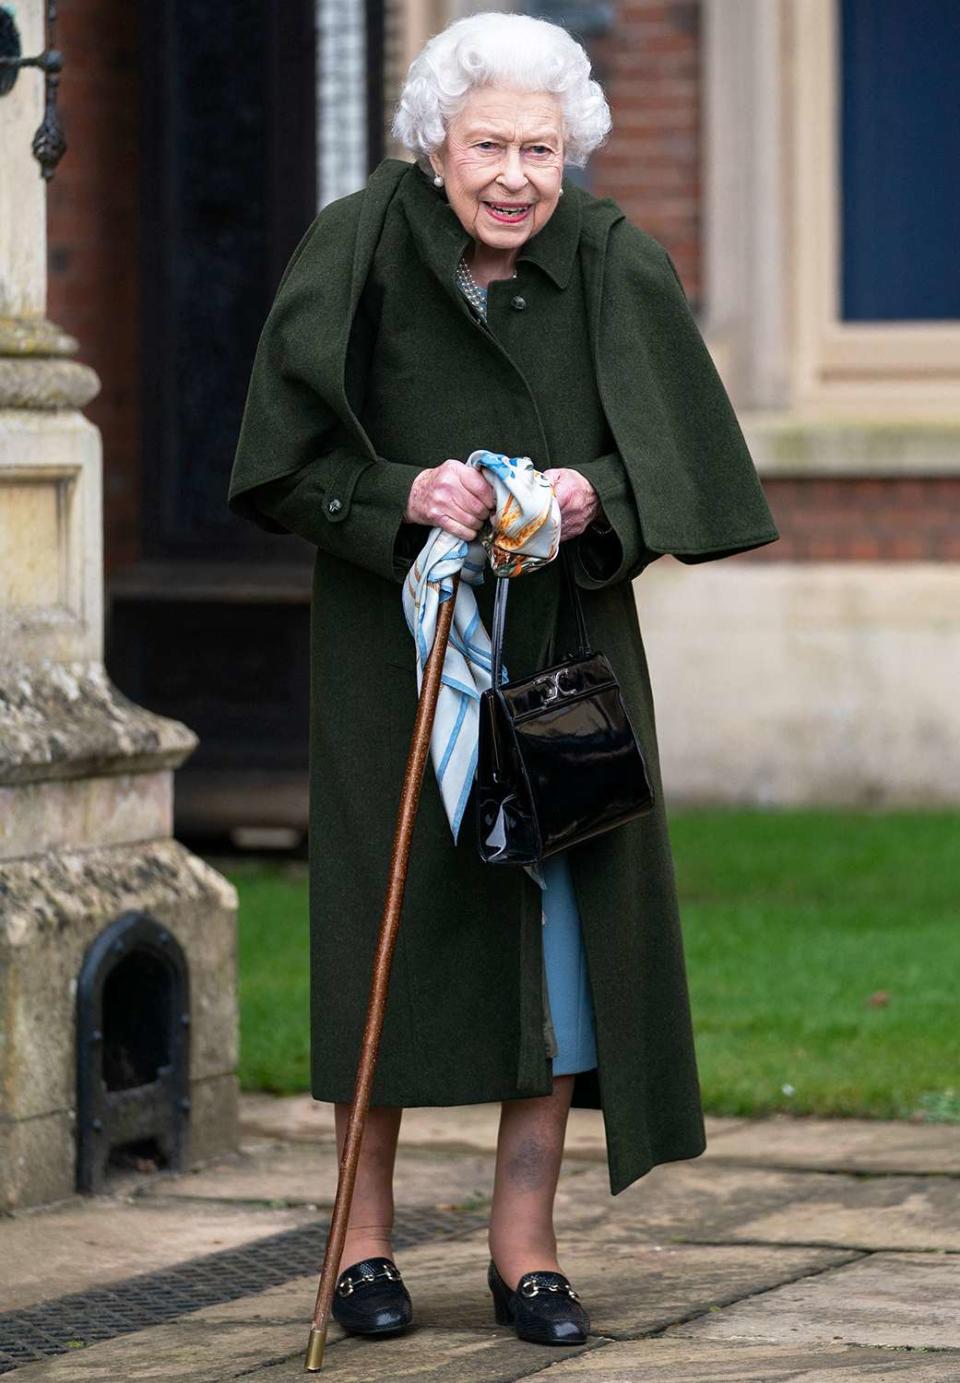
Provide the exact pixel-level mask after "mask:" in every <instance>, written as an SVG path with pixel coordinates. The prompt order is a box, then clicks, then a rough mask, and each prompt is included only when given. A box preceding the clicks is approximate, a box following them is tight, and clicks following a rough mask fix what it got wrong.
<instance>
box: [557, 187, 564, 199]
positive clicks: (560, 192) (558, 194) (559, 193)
mask: <svg viewBox="0 0 960 1383" xmlns="http://www.w3.org/2000/svg"><path fill="white" fill-rule="evenodd" d="M557 196H558V197H562V196H563V188H562V187H561V189H560V191H559V192H558V193H557Z"/></svg>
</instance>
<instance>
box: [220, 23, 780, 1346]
mask: <svg viewBox="0 0 960 1383" xmlns="http://www.w3.org/2000/svg"><path fill="white" fill-rule="evenodd" d="M609 128H610V116H609V111H608V108H607V104H606V101H605V99H604V96H603V93H602V91H601V89H600V87H599V86H598V84H597V83H596V82H595V81H593V80H591V77H590V64H589V60H588V58H587V56H586V54H585V53H584V51H583V49H582V48H581V47H580V46H579V45H578V44H577V43H576V42H574V40H573V39H572V38H571V37H570V36H569V35H568V34H567V33H566V32H565V31H564V30H562V29H561V28H559V27H557V26H555V25H552V24H550V23H547V22H545V21H542V20H535V19H532V18H529V17H526V16H520V15H514V14H503V13H491V14H481V15H476V16H474V17H472V18H468V19H464V20H460V21H459V22H457V23H454V24H451V25H450V26H449V27H448V28H447V29H445V30H444V31H443V32H442V33H440V34H438V35H437V36H436V37H434V38H432V39H431V40H430V42H429V43H427V45H426V46H425V48H424V49H423V51H422V52H421V53H420V55H419V56H418V57H417V59H416V60H415V61H414V62H413V64H412V65H411V67H410V70H409V73H408V76H407V81H406V85H405V87H404V89H403V93H402V96H401V99H400V103H399V108H398V110H397V113H396V116H395V121H394V133H395V135H396V137H397V138H398V139H399V140H400V141H401V142H402V144H403V145H404V146H405V147H406V148H407V149H409V150H410V152H411V154H412V155H413V156H414V158H415V161H414V162H412V163H408V162H406V161H403V160H398V159H385V160H384V161H383V162H382V163H381V164H380V166H379V167H378V168H377V169H376V170H375V171H374V172H373V174H372V175H371V176H370V178H369V180H368V182H367V185H366V187H365V188H364V189H363V190H362V191H360V192H357V193H354V194H353V195H352V196H349V197H344V198H342V199H341V200H339V201H336V202H333V203H332V204H331V205H329V206H327V207H326V208H324V210H323V211H322V212H321V213H320V214H319V215H318V216H317V218H316V219H315V221H314V223H313V224H312V226H311V227H310V228H309V230H308V231H307V233H306V235H305V236H304V238H303V240H302V241H301V243H300V245H299V246H298V247H297V250H296V252H295V253H294V255H293V258H292V260H291V262H290V264H289V266H288V268H287V270H286V272H285V274H284V277H283V280H282V282H281V285H280V288H279V290H278V293H277V296H276V300H275V302H274V305H273V308H272V310H271V312H270V315H269V317H268V319H267V322H266V325H265V327H264V331H263V335H262V338H261V341H260V345H259V348H258V352H257V357H256V361H255V364H254V369H253V374H252V379H251V383H250V390H249V396H248V400H247V405H246V410H245V413H244V418H243V426H242V431H241V436H240V441H239V446H238V450H237V455H236V460H235V464H234V471H233V476H232V478H231V485H230V495H229V502H230V505H231V508H232V509H233V510H234V511H235V512H236V513H239V514H242V515H244V516H246V517H248V518H250V519H252V520H253V521H254V522H256V523H258V524H259V525H261V527H263V528H265V529H267V530H269V531H274V532H276V531H279V532H292V533H296V534H300V535H301V536H302V537H304V538H306V539H308V540H309V541H310V542H311V543H313V544H315V545H316V563H315V572H314V584H313V603H312V623H311V648H312V654H311V656H312V665H311V666H312V671H311V743H310V784H311V815H310V884H311V888H310V904H311V911H310V923H311V926H310V962H311V1037H312V1092H313V1095H314V1097H315V1098H316V1099H318V1100H332V1101H334V1102H335V1103H336V1113H337V1128H338V1133H339V1136H340V1138H341V1141H342V1137H343V1131H344V1126H345V1121H346V1113H347V1110H348V1107H349V1104H348V1102H349V1100H350V1097H351V1093H352V1085H353V1077H354V1071H355V1064H356V1060H357V1055H358V1050H359V1042H360V1034H361V1029H362V1024H363V1018H364V1010H365V1002H366V994H367V989H368V985H369V979H370V969H371V959H372V954H373V948H374V944H375V939H376V932H377V925H378V921H379V917H380V913H381V909H382V904H383V894H384V888H385V883H386V878H387V871H388V864H389V854H390V846H391V840H392V833H393V826H394V817H395V812H396V807H397V800H398V794H399V788H400V783H401V779H402V774H403V768H404V762H405V757H406V752H407V748H408V743H409V737H410V733H411V729H412V725H413V719H414V712H415V706H416V696H417V688H416V677H415V667H416V664H415V649H414V644H413V640H412V639H411V637H410V634H409V632H408V630H407V627H406V624H405V621H404V617H403V613H402V608H401V583H402V582H403V580H404V577H405V574H406V572H407V570H408V568H409V566H410V563H411V561H412V559H413V558H414V557H415V556H416V554H417V553H418V552H419V550H420V549H421V548H422V546H423V545H424V543H425V541H426V539H427V537H428V535H429V532H430V530H431V528H432V527H433V526H439V527H441V528H442V529H445V530H447V531H448V532H449V533H451V534H455V535H457V536H458V537H460V538H463V539H468V540H470V539H474V538H475V537H476V536H477V535H478V533H480V532H481V530H482V529H483V525H484V524H485V522H486V521H487V519H488V517H489V516H490V513H491V507H492V505H493V503H494V492H493V489H492V488H491V486H490V484H489V483H488V482H487V480H486V479H485V478H484V475H483V472H482V470H480V469H474V468H473V467H472V466H468V465H466V464H465V460H464V458H466V457H467V456H468V455H469V454H470V453H471V452H472V451H473V450H475V449H476V448H485V449H489V450H491V451H493V452H502V453H506V454H507V455H508V456H521V455H522V456H528V457H530V458H531V459H532V461H533V463H534V465H535V466H536V468H537V469H538V470H540V471H542V472H543V473H544V474H545V475H546V476H547V477H548V478H549V480H550V481H551V483H552V484H553V487H554V491H555V494H556V498H557V500H558V502H559V507H560V512H561V522H562V529H561V541H562V542H563V543H569V544H570V548H569V549H568V551H569V552H570V554H571V556H572V557H573V571H574V574H575V579H576V582H577V587H578V590H579V591H580V594H581V596H582V601H583V604H584V607H585V611H586V615H587V622H588V625H589V628H590V633H591V636H592V639H593V642H594V645H595V646H596V647H597V648H599V649H602V650H603V651H604V652H605V653H606V654H607V656H608V657H609V658H610V660H611V662H612V664H613V666H614V668H615V669H616V671H617V673H618V675H619V678H620V681H621V684H622V687H623V691H624V697H625V701H626V705H627V710H628V713H629V715H630V717H631V720H632V722H633V724H634V727H635V729H636V732H637V735H638V738H639V739H640V742H641V745H642V747H643V750H644V754H645V758H646V761H647V766H648V772H649V775H650V780H651V784H652V786H653V789H654V793H655V808H654V810H653V811H652V812H650V813H648V814H646V815H644V816H641V817H638V818H637V819H635V820H634V821H632V822H629V823H627V824H625V825H621V826H620V827H618V828H617V829H615V830H613V831H609V832H607V833H606V834H604V835H601V836H598V837H595V838H594V839H593V840H591V841H588V842H586V843H584V844H581V845H579V846H577V847H575V848H573V849H571V850H569V851H568V852H566V853H565V854H564V855H561V856H559V857H553V858H552V859H549V860H547V861H546V863H545V882H546V889H545V891H543V892H541V890H540V889H539V888H538V886H537V885H536V884H535V883H534V882H533V881H532V880H531V878H530V876H529V875H528V874H527V873H526V872H525V871H524V870H522V869H519V868H516V867H513V868H511V867H510V866H501V867H499V868H496V867H491V866H489V865H485V864H484V863H483V862H482V861H481V859H480V857H479V852H478V850H477V847H476V838H475V834H474V832H473V831H471V830H465V831H463V832H461V833H460V835H459V838H458V839H457V840H456V842H455V841H454V840H453V839H452V838H451V831H450V828H449V825H448V822H447V819H446V817H445V815H444V812H443V808H442V805H441V799H440V795H439V792H438V790H437V783H436V779H435V777H434V775H433V774H430V773H428V775H427V777H426V779H425V782H424V787H423V795H422V800H421V806H420V814H419V817H418V820H417V825H416V830H415V835H414V844H413V854H412V859H411V865H410V872H409V877H408V880H407V887H406V898H405V908H404V916H403V923H402V926H401V930H400V937H399V943H398V948H397V954H396V959H395V962H394V970H393V975H392V979H391V987H390V993H389V999H388V1005H387V1014H386V1025H385V1030H384V1037H383V1043H382V1048H381V1056H380V1063H379V1069H378V1072H377V1078H376V1082H375V1087H374V1093H373V1101H372V1107H371V1110H370V1114H369V1116H368V1122H367V1128H366V1134H365V1139H364V1143H363V1149H362V1155H361V1161H360V1168H359V1173H358V1180H357V1186H356V1192H355V1195H354V1200H353V1210H352V1217H351V1222H350V1228H349V1231H348V1236H347V1242H346V1246H345V1250H344V1254H343V1257H342V1260H341V1264H340V1269H341V1274H342V1275H341V1277H340V1280H339V1284H338V1292H337V1294H336V1297H335V1308H334V1313H335V1315H336V1317H337V1319H338V1320H340V1321H341V1323H342V1324H343V1325H344V1326H345V1327H346V1328H347V1329H349V1330H352V1331H355V1332H358V1333H366V1334H371V1335H373V1334H386V1333H391V1332H395V1331H397V1330H399V1329H402V1328H403V1327H404V1326H405V1325H406V1324H407V1323H408V1322H409V1321H410V1320H411V1319H412V1308H411V1300H410V1295H409V1293H408V1291H407V1287H406V1285H405V1284H404V1282H403V1281H402V1280H401V1278H400V1274H399V1271H398V1269H397V1267H396V1264H395V1262H394V1259H393V1249H392V1244H391V1227H392V1222H393V1209H394V1206H393V1194H392V1173H393V1164H394V1154H395V1150H396V1143H397V1135H398V1131H399V1128H400V1120H401V1113H402V1110H403V1108H404V1107H406V1106H411V1105H461V1104H473V1103H476V1102H483V1101H502V1108H501V1116H500V1131H499V1142H498V1147H497V1157H496V1170H495V1179H494V1186H493V1199H492V1205H491V1213H490V1231H489V1246H490V1255H491V1261H490V1265H489V1270H488V1285H489V1288H490V1291H491V1293H492V1295H493V1305H494V1308H495V1313H496V1319H497V1321H499V1322H500V1323H502V1324H510V1325H512V1326H513V1327H514V1328H515V1329H516V1331H517V1333H518V1334H519V1335H520V1336H521V1337H522V1338H526V1339H532V1340H538V1341H541V1342H550V1343H557V1344H562V1343H576V1342H579V1341H582V1340H583V1339H584V1338H585V1335H586V1332H587V1330H588V1328H589V1322H588V1317H587V1312H586V1309H585V1306H584V1304H583V1303H582V1302H581V1301H580V1300H579V1297H578V1294H577V1293H576V1292H574V1290H573V1288H572V1287H571V1285H570V1282H569V1280H568V1278H567V1277H566V1275H565V1274H564V1273H563V1270H562V1267H561V1263H560V1260H559V1258H558V1255H557V1244H556V1239H555V1235H554V1228H553V1203H554V1197H555V1192H556V1186H557V1180H558V1175H559V1171H560V1162H561V1155H562V1150H563V1141H564V1130H565V1125H566V1121H567V1113H568V1109H569V1107H570V1104H571V1099H572V1098H575V1100H576V1102H577V1103H579V1104H586V1105H591V1106H593V1107H601V1108H602V1109H603V1117H604V1124H605V1130H606V1140H607V1154H608V1166H609V1175H610V1186H611V1192H612V1193H613V1194H617V1193H618V1192H619V1191H621V1190H623V1189H624V1188H625V1187H627V1186H628V1185H630V1183H631V1182H633V1181H634V1180H636V1179H637V1178H638V1177H641V1176H643V1175H644V1174H645V1173H646V1172H647V1171H649V1169H650V1168H651V1167H653V1166H655V1165H656V1164H657V1163H661V1162H669V1161H672V1160H675V1159H680V1158H692V1157H696V1156H698V1155H699V1154H700V1153H702V1152H703V1150H704V1147H705V1138H704V1128H703V1118H702V1110H701V1104H700V1093H699V1085H698V1079H697V1069H696V1062H695V1056H694V1048H693V1040H692V1031H691V1019H690V1011H689V1004H688V994H687V987H686V977H685V969H684V960H683V948H682V940H681V932H680V924H679V917H678V908H677V897H676V890H675V883H674V874H673V865H672V859H671V852H670V844H669V838H668V834H667V824H666V819H665V815H664V810H663V792H662V784H661V780H660V771H659V762H658V757H657V741H656V730H655V724H654V708H653V700H652V695H651V690H650V681H649V676H648V670H647V664H646V659H645V655H644V649H643V643H642V641H641V635H640V629H639V625H638V621H637V612H636V605H635V601H634V594H633V589H632V585H631V582H632V580H633V579H634V578H635V577H637V576H639V574H640V573H641V572H642V571H643V569H644V568H645V567H646V566H647V565H648V564H649V563H650V562H652V561H654V560H656V558H657V557H659V556H660V555H661V554H664V553H672V554H674V555H675V556H676V557H678V558H679V559H680V560H681V561H683V562H698V561H705V560H710V559H714V558H720V557H725V556H729V555H731V554H733V553H735V552H741V551H744V550H746V549H749V548H755V547H758V546H760V545H762V544H764V543H769V542H772V541H774V540H775V539H776V538H777V537H778V533H777V530H776V528H775V526H774V524H773V521H772V518H771V515H770V512H769V510H768V508H767V505H766V503H765V500H764V497H763V493H762V490H761V488H760V485H759V483H758V480H757V477H756V472H755V470H754V468H753V466H752V463H751V460H750V457H749V454H748V452H747V450H746V447H745V445H744V442H743V438H742V435H741V433H740V431H739V428H738V426H737V423H736V420H735V418H734V416H733V412H732V410H731V408H730V405H729V402H728V400H727V397H726V395H725V393H724V390H723V388H722V386H721V384H720V382H719V379H718V377H717V375H716V372H715V370H714V368H713V366H712V364H711V361H710V357H709V355H708V354H707V351H706V349H705V347H704V345H703V342H702V340H701V338H700V336H699V333H698V331H697V329H696V326H695V324H694V322H693V319H692V317H691V315H690V312H689V310H688V307H687V304H686V300H685V298H684V295H683V291H682V289H681V288H680V286H679V283H678V280H677V277H676V274H675V272H674V269H673V265H672V263H671V261H670V259H669V257H668V255H667V254H666V252H665V251H664V250H663V248H662V247H661V246H660V245H659V244H658V243H657V242H656V241H655V240H653V239H652V238H651V237H650V236H649V235H647V234H645V233H644V232H643V231H642V230H639V229H637V228H636V227H634V226H633V225H631V224H630V222H629V221H628V220H627V219H626V218H625V216H624V215H623V213H622V211H621V210H620V209H619V208H618V206H617V205H616V203H615V202H613V201H611V200H610V199H606V198H604V199H598V198H595V197H593V196H591V195H590V194H589V193H588V192H586V191H585V190H583V188H581V187H580V186H578V185H577V184H576V183H574V182H571V181H569V180H565V179H564V176H563V170H564V165H565V163H568V164H572V165H575V166H582V165H583V164H584V163H585V162H586V160H587V158H588V156H589V155H590V153H591V151H592V150H594V149H595V148H596V147H597V146H598V145H599V144H600V143H601V142H602V140H603V139H604V137H605V136H606V134H607V132H608V130H609ZM559 567H560V563H559V562H553V563H550V564H548V565H547V566H545V567H542V568H541V569H540V570H538V571H536V572H534V573H530V574H528V575H526V576H522V577H519V578H515V579H514V581H513V591H512V595H511V602H510V604H511V614H510V621H509V631H508V637H507V657H508V663H509V667H510V672H511V675H513V676H520V675H526V674H528V673H529V672H532V671H535V670H536V669H537V668H539V667H542V666H544V665H546V664H548V663H549V662H551V661H556V659H557V658H559V657H560V656H562V655H563V653H564V652H566V651H567V650H568V649H570V648H571V647H572V638H571V633H572V631H571V623H570V622H571V612H570V611H569V610H568V609H567V608H566V604H565V602H564V601H563V600H562V599H561V573H560V571H559ZM493 586H494V582H493V581H492V580H487V581H486V582H485V583H484V584H483V585H481V586H479V587H478V588H476V594H477V598H478V604H479V610H480V615H481V617H482V619H483V621H484V623H485V625H486V627H487V628H488V629H489V627H490V624H489V620H490V614H491V608H492V599H493ZM692 674H693V675H696V670H695V669H692ZM704 709H705V711H706V709H707V708H706V706H705V708H704ZM468 810H469V808H468Z"/></svg>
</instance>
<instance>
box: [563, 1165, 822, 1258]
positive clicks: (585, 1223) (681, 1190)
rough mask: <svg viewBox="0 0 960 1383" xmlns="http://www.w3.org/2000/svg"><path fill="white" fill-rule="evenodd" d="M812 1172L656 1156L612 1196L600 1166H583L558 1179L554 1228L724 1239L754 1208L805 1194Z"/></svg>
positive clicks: (630, 1239)
mask: <svg viewBox="0 0 960 1383" xmlns="http://www.w3.org/2000/svg"><path fill="white" fill-rule="evenodd" d="M811 1175H812V1174H811V1173H800V1172H782V1171H768V1170H767V1169H766V1168H763V1167H736V1166H723V1165H719V1164H714V1165H712V1166H711V1165H708V1164H707V1163H706V1161H705V1159H703V1158H691V1159H687V1160H684V1161H681V1162H666V1163H662V1164H661V1165H660V1166H657V1167H654V1168H652V1170H651V1171H649V1172H648V1173H647V1175H646V1176H643V1177H640V1179H639V1180H638V1181H635V1182H634V1183H633V1185H632V1186H629V1187H628V1188H627V1189H626V1190H625V1191H621V1193H620V1194H619V1195H618V1196H611V1195H610V1187H609V1182H608V1181H607V1174H606V1170H605V1169H601V1168H599V1167H586V1168H585V1169H584V1170H583V1171H582V1172H581V1174H580V1176H578V1177H576V1178H567V1179H564V1180H563V1181H561V1183H560V1186H559V1188H558V1192H557V1202H556V1222H557V1233H558V1236H559V1238H560V1240H561V1242H563V1240H564V1238H565V1237H566V1236H568V1235H569V1234H571V1233H577V1234H586V1233H590V1232H594V1233H597V1234H600V1235H601V1236H602V1237H603V1239H604V1240H605V1241H606V1242H611V1243H616V1242H620V1243H622V1242H626V1243H634V1242H638V1241H643V1242H650V1241H654V1242H666V1241H669V1240H673V1239H698V1240H708V1241H711V1242H713V1241H717V1240H723V1239H725V1238H728V1237H730V1235H731V1234H732V1233H733V1231H734V1230H736V1229H737V1228H739V1227H740V1226H742V1225H744V1224H747V1223H749V1222H750V1221H751V1220H752V1219H755V1218H756V1217H757V1215H758V1214H771V1213H773V1212H775V1211H776V1210H779V1209H780V1208H784V1207H787V1206H790V1205H791V1204H792V1203H793V1202H796V1201H798V1200H799V1201H802V1200H804V1199H805V1196H806V1192H807V1187H808V1183H809V1181H810V1178H811ZM828 1179H829V1178H828Z"/></svg>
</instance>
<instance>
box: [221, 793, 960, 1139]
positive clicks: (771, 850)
mask: <svg viewBox="0 0 960 1383" xmlns="http://www.w3.org/2000/svg"><path fill="white" fill-rule="evenodd" d="M670 832H671V839H672V842H673V847H674V855H675V858H676V862H677V877H678V883H679V888H680V899H681V909H682V915H683V927H684V939H685V944H686V956H687V966H688V973H689V980H690V990H691V999H692V1005H693V1015H694V1026H695V1032H696V1041H697V1055H698V1061H699V1067H700V1076H701V1081H702V1086H703V1096H704V1105H705V1107H706V1109H707V1110H708V1111H709V1112H711V1113H715V1114H757V1113H761V1112H769V1111H772V1110H790V1111H793V1112H795V1113H804V1114H812V1113H819V1114H861V1115H870V1116H875V1117H893V1116H900V1117H903V1116H908V1115H916V1114H922V1115H924V1116H925V1117H927V1118H937V1119H949V1120H951V1121H956V1122H960V1000H958V981H960V816H958V815H957V814H956V813H949V812H891V813H882V814H881V813H871V812H822V811H779V810H777V811H769V812H761V811H686V812H679V811H678V812H675V813H672V814H671V816H670ZM225 872H227V873H228V874H229V876H230V878H231V879H232V880H233V881H234V883H235V884H236V885H237V887H238V889H239V890H240V1004H241V1032H242V1043H241V1066H240V1075H241V1080H242V1082H243V1085H244V1086H245V1087H246V1088H248V1089H249V1088H254V1089H268V1090H276V1091H291V1090H302V1089H306V1088H307V1082H308V1070H309V1061H308V1051H309V1044H308V1030H307V950H306V927H307V887H306V875H305V867H304V866H303V865H299V866H298V865H281V864H276V865H275V864H262V863H259V862H250V863H246V862H243V863H235V862H233V861H231V862H230V863H229V864H228V865H227V866H226V871H225Z"/></svg>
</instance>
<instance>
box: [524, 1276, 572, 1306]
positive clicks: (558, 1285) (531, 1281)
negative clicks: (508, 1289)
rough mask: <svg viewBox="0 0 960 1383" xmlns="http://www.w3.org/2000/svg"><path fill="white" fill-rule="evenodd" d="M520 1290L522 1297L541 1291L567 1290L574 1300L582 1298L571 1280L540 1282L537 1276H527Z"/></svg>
mask: <svg viewBox="0 0 960 1383" xmlns="http://www.w3.org/2000/svg"><path fill="white" fill-rule="evenodd" d="M528 1288H529V1291H528V1290H527V1289H528ZM518 1290H519V1292H520V1295H521V1296H522V1297H527V1298H528V1299H529V1298H530V1297H537V1296H539V1295H540V1293H541V1292H566V1294H567V1296H568V1297H572V1298H573V1300H574V1301H579V1300H580V1293H579V1292H575V1291H574V1290H573V1288H572V1287H571V1286H570V1283H569V1282H540V1281H538V1280H537V1278H535V1277H525V1278H524V1279H523V1281H522V1282H521V1283H520V1287H519V1289H518Z"/></svg>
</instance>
